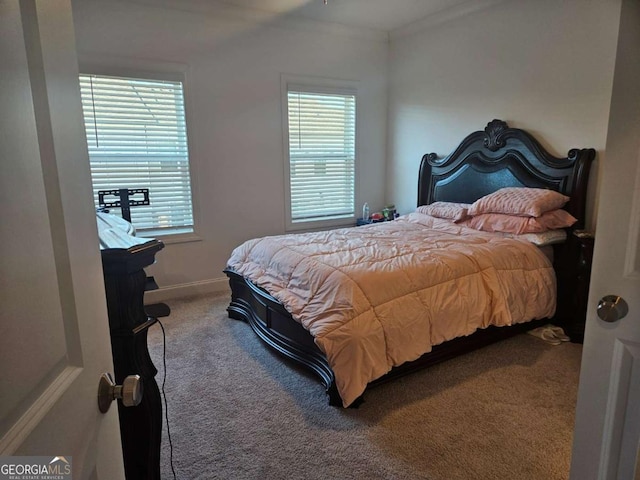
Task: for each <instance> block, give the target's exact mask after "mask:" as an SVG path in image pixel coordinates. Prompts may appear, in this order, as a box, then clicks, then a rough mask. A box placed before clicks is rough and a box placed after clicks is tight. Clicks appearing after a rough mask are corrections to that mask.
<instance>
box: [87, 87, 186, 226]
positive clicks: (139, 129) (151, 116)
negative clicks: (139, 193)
mask: <svg viewBox="0 0 640 480" xmlns="http://www.w3.org/2000/svg"><path fill="white" fill-rule="evenodd" d="M80 90H81V94H82V108H83V112H84V121H85V129H86V133H87V143H88V146H89V160H90V163H91V178H92V181H93V193H94V199H95V202H96V206H97V205H98V193H97V192H98V190H113V189H120V188H148V189H149V198H150V203H151V204H150V205H149V206H137V207H133V208H132V209H131V221H132V223H133V225H134V226H135V227H136V229H138V230H149V229H153V230H158V229H159V230H162V231H163V232H161V233H171V231H172V230H176V229H179V231H180V232H185V231H193V208H192V204H191V183H190V176H189V154H188V149H187V133H186V122H185V112H184V97H183V90H182V83H181V82H174V81H165V80H148V79H137V78H122V77H110V76H101V75H80ZM110 200H114V199H110Z"/></svg>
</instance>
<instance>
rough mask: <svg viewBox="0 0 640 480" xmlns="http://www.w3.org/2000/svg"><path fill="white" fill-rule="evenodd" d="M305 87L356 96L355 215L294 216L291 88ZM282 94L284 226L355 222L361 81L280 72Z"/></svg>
mask: <svg viewBox="0 0 640 480" xmlns="http://www.w3.org/2000/svg"><path fill="white" fill-rule="evenodd" d="M291 90H294V91H303V92H308V93H317V94H339V95H353V96H354V98H355V111H356V117H355V139H354V140H355V154H354V166H353V168H354V173H353V175H354V185H353V187H354V199H353V215H351V216H341V217H339V218H330V219H318V220H307V221H296V222H294V221H293V220H292V218H291V177H290V175H291V158H290V150H289V95H288V94H289V91H291ZM281 98H282V102H281V105H282V130H283V157H284V162H283V163H284V190H285V198H284V202H285V205H284V207H285V230H286V231H287V232H295V231H301V230H322V229H327V228H338V227H347V226H353V225H355V222H356V219H357V218H358V211H357V205H359V204H360V188H359V170H360V169H359V155H358V150H359V143H360V142H359V133H358V132H359V127H358V124H359V119H358V117H359V114H358V111H359V108H358V102H359V96H358V82H357V81H352V80H338V79H330V78H321V77H307V76H298V75H282V76H281Z"/></svg>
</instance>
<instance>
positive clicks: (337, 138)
mask: <svg viewBox="0 0 640 480" xmlns="http://www.w3.org/2000/svg"><path fill="white" fill-rule="evenodd" d="M287 100H288V101H287V103H288V120H289V121H288V126H289V183H290V210H291V222H292V223H295V222H306V221H314V220H326V219H331V218H344V217H352V216H353V215H354V212H355V193H354V192H355V153H356V152H355V149H356V147H355V143H356V142H355V137H356V97H355V95H354V94H334V93H311V92H308V91H297V90H296V89H293V88H290V89H289V90H288V97H287Z"/></svg>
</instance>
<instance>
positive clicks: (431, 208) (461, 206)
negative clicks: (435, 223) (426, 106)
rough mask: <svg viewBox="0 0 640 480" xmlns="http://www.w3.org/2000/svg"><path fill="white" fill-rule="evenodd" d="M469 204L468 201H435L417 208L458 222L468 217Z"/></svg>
mask: <svg viewBox="0 0 640 480" xmlns="http://www.w3.org/2000/svg"><path fill="white" fill-rule="evenodd" d="M469 206H470V205H469V204H468V203H454V202H433V203H432V204H430V205H421V206H420V207H418V208H416V212H418V213H424V214H425V215H431V216H432V217H436V218H447V219H449V220H454V221H456V222H458V221H460V220H464V219H465V218H467V209H468V208H469Z"/></svg>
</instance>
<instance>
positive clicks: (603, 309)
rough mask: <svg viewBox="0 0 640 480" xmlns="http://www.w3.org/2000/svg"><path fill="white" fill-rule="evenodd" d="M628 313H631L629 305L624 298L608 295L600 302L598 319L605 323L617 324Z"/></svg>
mask: <svg viewBox="0 0 640 480" xmlns="http://www.w3.org/2000/svg"><path fill="white" fill-rule="evenodd" d="M627 313H629V305H627V302H625V301H624V298H622V297H619V296H617V295H606V296H604V297H602V298H601V299H600V301H599V302H598V317H600V320H602V321H604V322H608V323H613V322H617V321H618V320H620V319H621V318H624V317H625V316H626V315H627Z"/></svg>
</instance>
